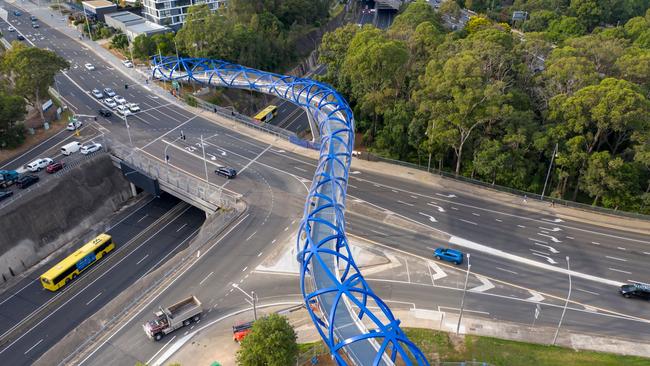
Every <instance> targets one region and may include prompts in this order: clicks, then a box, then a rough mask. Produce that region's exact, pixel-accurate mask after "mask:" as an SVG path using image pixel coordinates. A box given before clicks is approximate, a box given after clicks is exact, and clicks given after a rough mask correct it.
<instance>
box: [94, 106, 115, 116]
mask: <svg viewBox="0 0 650 366" xmlns="http://www.w3.org/2000/svg"><path fill="white" fill-rule="evenodd" d="M97 112H99V115H100V116H102V117H110V116H112V115H113V112H111V111H109V110H108V109H104V108H101V109H99V110H98V111H97Z"/></svg>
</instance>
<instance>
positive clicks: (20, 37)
mask: <svg viewBox="0 0 650 366" xmlns="http://www.w3.org/2000/svg"><path fill="white" fill-rule="evenodd" d="M16 39H17V40H19V41H24V40H25V37H23V35H22V34H19V35H17V36H16Z"/></svg>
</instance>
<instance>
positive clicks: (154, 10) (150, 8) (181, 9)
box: [142, 0, 226, 30]
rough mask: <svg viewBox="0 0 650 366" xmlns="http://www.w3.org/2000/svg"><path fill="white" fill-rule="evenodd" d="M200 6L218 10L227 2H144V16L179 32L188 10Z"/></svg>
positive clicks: (209, 0)
mask: <svg viewBox="0 0 650 366" xmlns="http://www.w3.org/2000/svg"><path fill="white" fill-rule="evenodd" d="M198 4H208V6H209V7H210V9H212V10H217V9H220V8H222V7H224V6H226V0H143V1H142V15H143V16H144V17H145V18H146V19H147V20H149V21H151V22H154V23H158V24H160V25H166V26H168V27H170V28H173V29H175V30H177V29H179V28H180V27H181V26H182V25H183V22H184V21H185V16H186V14H187V11H188V8H189V7H190V6H192V5H198Z"/></svg>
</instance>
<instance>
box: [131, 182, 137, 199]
mask: <svg viewBox="0 0 650 366" xmlns="http://www.w3.org/2000/svg"><path fill="white" fill-rule="evenodd" d="M129 186H130V187H131V196H133V197H135V196H137V195H138V190H137V189H136V187H135V184H133V183H130V182H129Z"/></svg>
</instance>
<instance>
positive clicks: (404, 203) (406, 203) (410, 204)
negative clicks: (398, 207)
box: [397, 200, 415, 207]
mask: <svg viewBox="0 0 650 366" xmlns="http://www.w3.org/2000/svg"><path fill="white" fill-rule="evenodd" d="M397 202H398V203H401V204H403V205H407V206H410V207H413V206H415V205H414V204H412V203H408V202H404V201H400V200H397Z"/></svg>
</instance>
